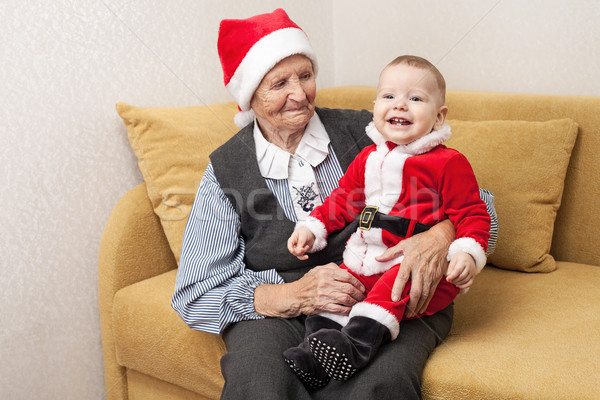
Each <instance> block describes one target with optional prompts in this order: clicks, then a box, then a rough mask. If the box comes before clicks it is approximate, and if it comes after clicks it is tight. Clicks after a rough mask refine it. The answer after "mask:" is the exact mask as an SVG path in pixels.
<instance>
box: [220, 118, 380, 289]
mask: <svg viewBox="0 0 600 400" xmlns="http://www.w3.org/2000/svg"><path fill="white" fill-rule="evenodd" d="M316 112H317V114H318V116H319V118H320V119H321V122H322V123H323V125H324V126H325V129H326V130H327V133H328V134H329V139H330V140H331V144H332V146H333V148H334V150H335V153H336V156H337V157H338V160H339V162H340V165H341V167H342V170H343V171H346V169H347V168H348V166H349V165H350V163H351V162H352V160H353V159H354V157H355V156H356V155H357V154H358V153H359V152H360V150H362V149H363V148H364V147H365V146H368V145H370V144H372V141H371V139H369V138H368V136H366V134H365V127H366V126H367V124H368V123H369V122H370V121H371V120H372V119H373V116H372V114H371V113H370V112H368V111H366V110H362V111H354V110H331V109H326V108H321V109H319V108H317V109H316ZM210 160H211V162H212V165H213V168H214V170H215V175H216V177H217V180H218V181H219V184H220V185H221V188H222V189H223V191H224V192H225V195H226V196H227V197H228V199H229V201H230V202H231V204H232V205H233V207H234V209H235V210H236V211H237V213H238V215H239V216H240V220H241V235H242V237H243V238H244V241H245V243H246V251H245V262H246V266H247V268H249V269H251V270H253V271H264V270H267V269H271V268H275V269H276V270H277V272H278V273H279V274H280V275H281V276H282V277H283V278H284V280H285V281H286V282H291V281H294V280H297V279H299V278H300V277H302V276H303V275H304V274H305V273H306V272H307V271H308V270H309V269H311V268H313V267H315V266H317V265H323V264H327V263H329V262H335V263H338V264H339V263H341V261H342V253H343V251H344V246H345V244H346V241H347V240H348V237H349V236H350V234H351V233H352V232H354V231H355V230H356V226H357V224H356V223H352V224H349V225H348V226H347V227H346V228H345V229H344V230H342V231H340V232H336V233H334V234H332V235H330V236H329V238H328V241H327V243H328V244H327V247H325V248H324V249H323V250H321V251H320V252H317V253H314V254H310V255H309V259H308V260H305V261H300V260H298V259H297V258H296V257H294V256H292V255H291V254H290V253H289V252H288V250H287V239H288V238H289V237H290V235H291V234H292V232H293V230H294V226H295V223H294V222H292V221H290V220H289V219H287V217H286V216H285V214H284V213H283V210H282V209H281V207H280V205H279V203H278V202H277V199H276V198H275V196H274V195H273V193H272V192H271V191H270V190H269V188H268V186H267V184H266V183H265V180H264V178H263V177H262V176H261V174H260V170H259V168H258V163H257V161H256V148H255V144H254V135H253V124H250V125H248V126H246V127H245V128H243V129H242V130H241V131H240V132H238V133H237V134H236V135H235V136H233V137H232V138H231V139H230V140H228V141H227V142H226V143H225V144H223V145H222V146H221V147H219V148H218V149H217V150H215V151H214V152H213V153H212V154H211V155H210Z"/></svg>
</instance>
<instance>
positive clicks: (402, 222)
mask: <svg viewBox="0 0 600 400" xmlns="http://www.w3.org/2000/svg"><path fill="white" fill-rule="evenodd" d="M377 210H378V207H373V206H366V207H365V208H363V210H362V212H361V213H360V218H359V219H358V227H359V228H360V229H364V230H367V231H368V230H370V229H371V228H381V229H385V230H386V231H388V232H390V233H392V234H394V235H396V236H401V237H404V238H405V237H407V234H410V236H412V235H416V234H417V233H421V232H425V231H426V230H428V229H429V228H431V227H430V226H429V225H425V224H422V223H420V222H417V221H415V220H412V219H410V218H404V217H400V216H398V215H388V214H382V213H380V212H379V211H377ZM411 226H414V229H413V231H412V233H411V232H410V228H411Z"/></svg>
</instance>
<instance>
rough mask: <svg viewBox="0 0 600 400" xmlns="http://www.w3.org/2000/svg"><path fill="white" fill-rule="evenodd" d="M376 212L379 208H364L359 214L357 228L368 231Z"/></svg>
mask: <svg viewBox="0 0 600 400" xmlns="http://www.w3.org/2000/svg"><path fill="white" fill-rule="evenodd" d="M377 210H379V207H375V206H366V207H365V208H363V210H362V212H361V213H360V218H359V219H358V227H359V228H360V229H364V230H366V231H368V230H370V229H371V224H372V223H373V220H374V219H375V213H376V212H377Z"/></svg>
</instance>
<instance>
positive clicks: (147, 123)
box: [117, 103, 577, 272]
mask: <svg viewBox="0 0 600 400" xmlns="http://www.w3.org/2000/svg"><path fill="white" fill-rule="evenodd" d="M117 111H118V112H119V115H120V116H121V117H122V118H123V121H124V122H125V125H126V126H127V130H128V136H129V140H130V143H131V146H132V148H133V150H134V153H135V155H136V156H137V158H138V164H139V167H140V170H141V172H142V175H143V176H144V180H145V181H146V188H147V190H148V196H149V198H150V200H151V201H152V205H153V208H154V211H155V212H156V214H157V215H158V216H159V218H160V221H161V224H162V226H163V229H164V231H165V235H166V237H167V240H168V241H169V245H170V246H171V250H172V251H173V254H174V255H175V258H176V260H177V261H179V255H180V252H181V242H182V239H183V231H184V229H185V224H186V221H187V217H188V215H189V211H190V209H191V206H192V204H193V201H194V196H195V194H196V190H197V187H198V184H199V182H200V178H201V177H202V173H203V171H204V169H205V168H206V165H207V163H208V155H209V154H210V152H211V151H212V150H213V149H215V148H216V147H218V146H219V145H220V144H222V143H224V142H225V141H226V140H227V139H228V138H229V137H230V136H231V135H233V134H234V133H235V132H236V131H237V128H236V127H235V125H234V124H233V122H232V121H233V115H234V114H235V112H236V107H235V103H224V104H213V105H211V106H198V107H173V108H152V107H145V108H144V107H134V106H131V105H128V104H124V103H119V104H117ZM449 122H450V123H451V126H452V130H453V136H452V138H451V139H450V140H449V141H448V145H449V146H451V147H455V148H457V149H458V150H460V151H462V152H463V153H465V155H466V156H467V157H468V158H469V160H470V161H471V164H472V165H473V168H474V170H475V173H476V175H477V178H478V180H479V183H480V186H481V187H484V188H486V189H489V190H491V191H492V192H493V193H494V196H495V198H496V207H497V211H498V218H499V222H500V229H501V232H500V235H499V239H498V246H497V248H496V252H495V253H494V254H493V255H492V256H491V257H490V260H489V261H490V262H491V263H493V264H494V265H496V266H498V267H501V268H507V269H515V270H522V271H529V272H540V271H544V272H547V271H552V270H554V268H555V265H556V264H555V262H554V259H553V258H552V256H551V255H550V254H549V252H550V246H551V243H552V233H553V226H554V221H555V218H556V212H557V210H558V208H559V206H560V201H561V197H562V190H563V187H564V177H565V174H566V170H567V166H568V163H569V158H570V155H571V150H572V148H573V144H574V143H575V137H576V135H577V125H576V124H575V123H574V122H573V121H571V120H566V119H565V120H555V121H547V122H527V121H482V122H472V121H457V120H454V121H449ZM531 149H536V151H531Z"/></svg>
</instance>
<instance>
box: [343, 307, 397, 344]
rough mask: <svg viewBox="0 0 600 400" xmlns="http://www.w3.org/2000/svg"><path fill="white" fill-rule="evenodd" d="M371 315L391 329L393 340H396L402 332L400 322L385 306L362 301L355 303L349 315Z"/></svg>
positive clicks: (370, 316)
mask: <svg viewBox="0 0 600 400" xmlns="http://www.w3.org/2000/svg"><path fill="white" fill-rule="evenodd" d="M359 316H360V317H369V318H371V319H374V320H375V321H377V322H379V323H380V324H382V325H384V326H385V327H386V328H388V329H389V330H390V336H391V337H392V340H395V339H396V338H397V337H398V334H399V333H400V323H399V322H398V320H397V319H396V317H394V315H393V314H392V313H391V312H389V311H388V310H386V309H385V308H383V307H381V306H378V305H376V304H372V303H367V302H364V301H363V302H360V303H358V304H355V305H354V307H352V311H350V315H349V317H350V318H352V317H359Z"/></svg>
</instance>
